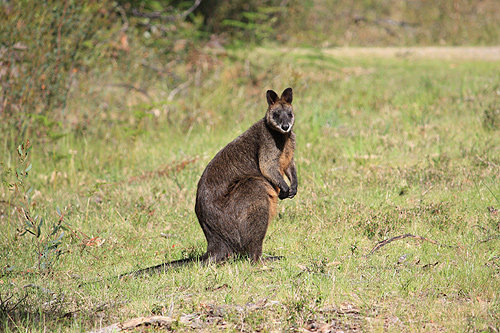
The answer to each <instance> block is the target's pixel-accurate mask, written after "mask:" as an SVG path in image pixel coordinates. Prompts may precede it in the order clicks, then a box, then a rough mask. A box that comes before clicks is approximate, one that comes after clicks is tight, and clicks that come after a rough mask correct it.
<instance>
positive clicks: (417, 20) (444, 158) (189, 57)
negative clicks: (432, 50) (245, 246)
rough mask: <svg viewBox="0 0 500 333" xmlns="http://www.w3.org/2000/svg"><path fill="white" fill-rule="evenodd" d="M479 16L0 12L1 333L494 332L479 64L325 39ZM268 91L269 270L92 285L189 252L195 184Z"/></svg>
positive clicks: (268, 6) (6, 8)
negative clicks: (137, 327)
mask: <svg viewBox="0 0 500 333" xmlns="http://www.w3.org/2000/svg"><path fill="white" fill-rule="evenodd" d="M497 7H498V6H496V2H495V1H493V0H491V1H490V0H483V1H480V2H476V1H466V0H449V1H445V0H441V1H434V2H429V1H361V2H360V1H334V2H332V1H294V0H291V1H286V0H285V1H283V0H281V1H265V0H254V1H231V2H229V1H211V0H203V1H201V2H200V1H115V2H112V1H89V2H85V3H83V2H78V1H70V0H53V1H43V2H32V1H26V0H20V1H15V2H14V1H3V2H1V3H0V22H1V23H0V84H1V85H0V89H1V90H0V138H1V141H0V162H1V165H0V171H1V180H2V185H1V187H0V228H1V230H2V232H1V233H0V247H1V248H0V253H1V257H0V318H1V320H0V323H1V324H0V325H2V326H1V328H0V330H5V331H18V330H24V331H44V330H50V331H86V330H97V329H99V328H101V327H104V326H107V325H110V324H113V323H117V322H121V323H123V322H126V321H127V320H129V319H131V318H134V317H142V316H150V315H152V314H158V315H163V316H165V317H168V318H169V319H170V321H169V322H168V324H166V325H167V328H170V329H175V330H190V329H196V328H198V329H206V330H210V329H215V328H218V329H227V330H231V331H232V330H245V331H255V330H277V329H288V330H310V331H321V330H323V331H325V330H328V329H342V330H347V331H349V330H360V329H362V330H398V331H400V330H403V331H407V330H411V331H429V330H450V331H456V330H469V329H470V330H492V331H495V330H499V326H498V323H499V322H500V299H499V295H498V290H500V283H499V274H500V261H499V253H500V247H499V239H500V224H499V223H500V220H499V216H500V213H499V212H498V209H500V208H499V207H500V185H499V182H498V180H499V176H500V151H499V147H500V142H499V141H500V135H499V131H500V99H499V96H500V86H499V83H498V77H499V74H500V72H499V68H500V66H499V60H498V58H497V59H496V60H495V59H494V58H493V59H492V60H491V59H490V60H488V61H485V60H470V59H469V60H464V59H463V58H461V57H455V58H451V59H447V60H443V59H430V58H426V57H423V58H421V57H417V56H414V55H413V54H412V52H411V50H410V51H405V50H402V51H401V52H399V53H395V55H394V53H389V52H388V53H387V56H382V57H380V56H377V57H374V56H370V55H368V56H367V55H355V54H354V55H352V54H353V53H350V55H349V56H347V55H342V53H341V54H340V55H339V54H338V53H336V54H335V55H332V54H333V53H332V52H330V51H331V50H330V49H325V48H324V47H327V46H329V47H336V46H393V45H400V46H428V45H434V46H435V45H440V46H454V45H462V46H463V45H467V46H484V45H490V46H491V45H496V44H497V43H498V39H499V31H500V26H498V24H496V22H495V20H496V18H497V17H498V15H499V10H500V9H499V8H497ZM481 50H482V49H478V50H476V52H478V54H480V52H481ZM288 86H291V87H293V88H294V91H295V99H294V106H295V110H296V114H297V124H296V128H295V131H296V133H297V136H298V148H297V153H296V154H297V164H298V168H299V177H300V187H299V194H298V195H297V197H296V198H294V199H293V200H291V201H290V200H286V201H283V202H280V204H279V214H278V216H277V218H276V219H275V221H274V222H273V224H272V225H271V227H270V229H269V232H268V236H267V238H266V240H265V244H264V247H265V252H266V253H267V254H270V255H283V256H284V257H285V259H284V260H282V261H279V262H273V263H267V264H261V265H252V264H250V263H249V262H247V261H245V260H239V261H235V262H231V263H229V264H226V265H221V266H212V265H209V266H200V265H196V264H193V265H192V266H190V267H188V268H183V269H178V270H173V271H169V272H167V273H165V274H161V275H158V276H152V277H145V278H139V279H133V278H129V279H125V280H117V279H108V278H109V277H113V276H117V275H119V274H121V273H124V272H128V271H132V270H134V269H137V268H142V267H145V266H149V265H154V264H158V263H161V262H164V261H169V260H175V259H179V258H182V257H187V256H193V255H197V254H201V253H203V251H204V248H205V241H204V238H203V234H202V232H201V229H200V228H199V226H198V224H197V221H196V217H195V214H194V211H193V206H194V197H195V191H196V184H197V181H198V179H199V176H200V175H201V173H202V171H203V169H204V167H205V166H206V164H207V163H208V162H209V161H210V159H211V157H212V156H213V155H214V154H215V153H216V152H217V151H218V150H219V149H220V148H221V147H223V146H224V145H225V144H226V143H227V142H229V141H230V140H232V139H233V138H234V137H236V136H237V135H238V134H240V133H241V132H242V131H244V130H245V129H246V128H248V127H249V126H250V125H251V124H252V123H253V122H255V121H256V120H257V119H259V118H260V117H261V116H262V115H263V113H264V111H265V107H266V103H265V99H264V96H265V91H266V90H267V89H275V90H277V91H278V90H280V91H282V90H283V89H284V88H286V87H288ZM409 234H410V235H412V236H408V235H409ZM401 235H406V238H404V239H399V240H395V241H394V242H392V243H389V244H387V245H384V246H383V247H381V248H380V249H378V250H376V251H374V252H373V253H371V254H370V251H371V250H372V249H373V248H374V247H375V245H376V244H377V243H378V242H380V241H384V240H387V239H390V238H391V237H395V236H401ZM413 236H420V239H418V237H413ZM421 237H425V238H421Z"/></svg>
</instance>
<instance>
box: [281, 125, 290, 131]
mask: <svg viewBox="0 0 500 333" xmlns="http://www.w3.org/2000/svg"><path fill="white" fill-rule="evenodd" d="M281 128H282V129H283V131H285V132H286V131H288V129H289V128H290V125H289V124H283V125H281Z"/></svg>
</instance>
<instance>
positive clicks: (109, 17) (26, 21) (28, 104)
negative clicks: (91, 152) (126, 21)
mask: <svg viewBox="0 0 500 333" xmlns="http://www.w3.org/2000/svg"><path fill="white" fill-rule="evenodd" d="M0 6H1V11H0V20H2V22H3V24H2V28H1V29H0V40H2V44H1V45H0V62H1V66H2V68H3V71H2V73H1V74H0V83H1V86H2V97H1V103H0V108H1V109H0V117H1V119H2V122H1V123H2V124H1V125H0V126H1V127H0V128H1V129H2V131H5V130H6V129H8V128H17V131H16V132H14V133H15V134H14V136H13V137H12V139H11V140H9V143H10V144H13V142H16V141H17V142H18V141H20V140H21V139H22V138H23V137H26V136H35V135H42V136H44V135H45V134H47V133H48V134H51V135H57V132H58V131H60V128H54V126H53V124H61V122H65V121H66V120H67V117H68V112H67V110H66V106H67V103H68V99H69V98H70V94H71V91H72V88H73V86H74V85H75V83H76V82H77V78H78V75H79V73H80V72H82V71H86V70H87V69H88V67H89V66H95V64H96V63H99V62H100V61H102V60H104V59H106V58H108V57H109V56H110V53H111V52H112V46H111V44H110V43H109V40H108V39H109V38H110V37H111V35H112V33H113V32H112V30H113V27H114V23H113V17H114V14H113V10H112V7H111V6H110V2H102V3H101V2H90V3H87V2H78V1H76V2H75V1H70V0H54V1H48V2H43V1H42V2H40V1H37V2H32V1H26V0H20V1H13V2H4V3H2V5H0Z"/></svg>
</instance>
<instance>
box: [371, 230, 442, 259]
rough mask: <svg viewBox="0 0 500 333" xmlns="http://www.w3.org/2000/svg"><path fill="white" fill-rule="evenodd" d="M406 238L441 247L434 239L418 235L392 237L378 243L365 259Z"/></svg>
mask: <svg viewBox="0 0 500 333" xmlns="http://www.w3.org/2000/svg"><path fill="white" fill-rule="evenodd" d="M404 238H413V239H418V240H423V241H427V242H431V243H432V244H436V245H440V244H439V243H438V242H436V241H435V240H432V239H429V238H425V237H422V236H418V235H412V234H404V235H401V236H396V237H392V238H389V239H385V240H383V241H380V242H378V243H377V245H375V247H374V248H373V249H372V250H371V251H370V252H369V253H368V254H366V255H365V257H368V256H370V255H372V254H373V252H375V251H377V250H379V249H380V248H381V247H382V246H384V245H387V244H389V243H391V242H394V241H396V240H400V239H404ZM444 246H446V247H451V246H449V245H444Z"/></svg>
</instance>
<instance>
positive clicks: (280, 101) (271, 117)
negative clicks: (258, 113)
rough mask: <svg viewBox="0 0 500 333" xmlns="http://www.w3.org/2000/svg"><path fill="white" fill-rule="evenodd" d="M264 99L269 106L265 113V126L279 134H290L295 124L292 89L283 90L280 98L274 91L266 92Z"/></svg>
mask: <svg viewBox="0 0 500 333" xmlns="http://www.w3.org/2000/svg"><path fill="white" fill-rule="evenodd" d="M266 97H267V103H268V104H269V108H268V109H267V113H266V121H267V124H268V125H270V126H271V127H272V128H274V129H276V130H277V131H279V132H281V133H288V132H290V131H291V130H292V127H293V124H294V122H295V116H294V114H293V108H292V98H293V95H292V88H287V89H285V91H283V94H281V97H280V98H278V95H277V94H276V93H275V92H274V91H272V90H268V91H267V96H266Z"/></svg>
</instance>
